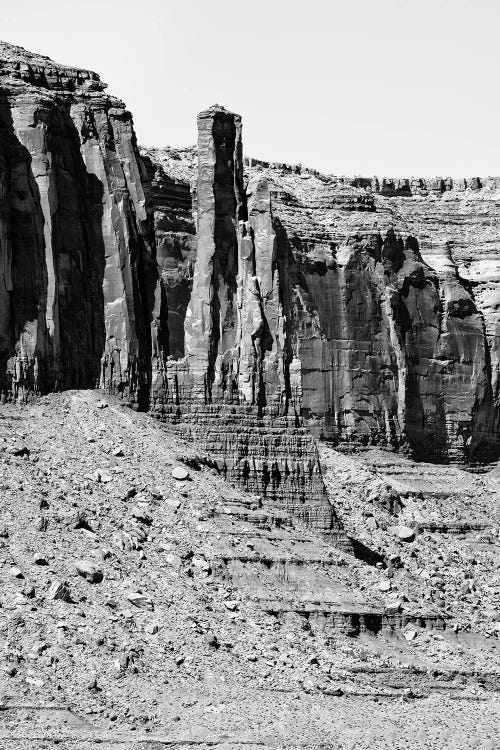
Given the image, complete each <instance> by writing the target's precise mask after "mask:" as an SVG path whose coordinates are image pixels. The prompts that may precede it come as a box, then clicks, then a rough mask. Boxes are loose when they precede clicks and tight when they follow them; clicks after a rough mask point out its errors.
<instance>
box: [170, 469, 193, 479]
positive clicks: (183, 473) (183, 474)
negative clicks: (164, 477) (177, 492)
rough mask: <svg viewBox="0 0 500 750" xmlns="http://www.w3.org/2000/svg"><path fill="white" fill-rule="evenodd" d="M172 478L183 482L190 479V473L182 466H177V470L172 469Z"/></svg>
mask: <svg viewBox="0 0 500 750" xmlns="http://www.w3.org/2000/svg"><path fill="white" fill-rule="evenodd" d="M172 477H173V478H174V479H177V480H178V481H179V482H182V481H184V480H185V479H188V478H189V471H188V470H187V469H184V467H182V466H176V467H175V469H172Z"/></svg>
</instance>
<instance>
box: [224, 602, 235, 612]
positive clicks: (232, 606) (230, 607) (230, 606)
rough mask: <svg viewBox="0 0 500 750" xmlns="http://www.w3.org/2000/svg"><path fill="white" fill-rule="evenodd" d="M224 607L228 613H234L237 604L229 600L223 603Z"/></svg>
mask: <svg viewBox="0 0 500 750" xmlns="http://www.w3.org/2000/svg"><path fill="white" fill-rule="evenodd" d="M224 606H225V607H226V609H228V610H229V611H230V612H234V611H235V610H236V609H238V602H237V601H233V600H229V601H227V602H224Z"/></svg>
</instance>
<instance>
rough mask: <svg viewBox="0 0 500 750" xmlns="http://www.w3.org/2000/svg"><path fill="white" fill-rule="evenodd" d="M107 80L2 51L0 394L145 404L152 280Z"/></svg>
mask: <svg viewBox="0 0 500 750" xmlns="http://www.w3.org/2000/svg"><path fill="white" fill-rule="evenodd" d="M105 88H106V84H104V83H102V82H101V81H100V79H99V76H98V75H97V74H95V73H92V72H90V71H86V70H80V69H75V68H68V67H65V66H61V65H58V64H56V63H54V62H53V61H51V60H50V59H48V58H45V57H42V56H40V55H34V54H32V53H29V52H26V51H25V50H23V49H22V48H20V47H13V46H12V45H8V44H4V43H2V44H0V130H1V137H0V198H1V213H0V238H1V239H0V257H1V263H0V268H1V281H0V392H1V394H2V397H3V398H4V399H11V398H23V397H25V396H26V395H27V394H28V393H29V392H31V391H35V392H44V391H47V390H52V389H60V388H69V387H73V388H74V387H95V386H99V385H100V386H101V387H105V388H109V389H110V390H112V391H116V392H120V393H123V394H124V395H125V396H126V397H127V398H129V399H130V400H131V402H132V403H134V404H136V405H144V404H145V403H147V400H148V395H149V385H150V373H151V333H150V325H151V318H152V309H153V304H154V290H155V285H156V261H155V256H154V235H153V231H152V230H153V226H152V222H151V217H150V215H149V213H148V209H147V206H146V199H145V193H144V181H145V171H144V169H143V167H142V165H141V160H140V157H139V154H138V150H137V146H136V139H135V134H134V131H133V125H132V117H131V115H130V113H129V112H127V110H126V109H125V105H124V104H123V102H121V101H120V100H119V99H116V98H114V97H110V96H108V95H107V94H106V93H105Z"/></svg>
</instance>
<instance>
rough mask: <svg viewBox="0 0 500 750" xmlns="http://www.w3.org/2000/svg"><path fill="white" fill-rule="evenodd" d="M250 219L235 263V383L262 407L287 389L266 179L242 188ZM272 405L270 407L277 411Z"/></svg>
mask: <svg viewBox="0 0 500 750" xmlns="http://www.w3.org/2000/svg"><path fill="white" fill-rule="evenodd" d="M246 197H247V209H248V221H247V222H245V223H242V224H241V232H240V235H241V237H240V243H239V255H238V261H239V268H238V311H239V316H238V339H239V347H240V358H239V360H240V361H239V378H238V386H239V393H240V396H241V397H242V398H243V399H244V400H245V401H246V402H247V403H249V404H257V405H259V406H261V407H263V406H270V405H271V404H272V405H274V406H275V407H276V408H277V409H278V411H281V409H280V405H281V403H282V401H283V397H284V395H285V393H286V391H287V384H286V375H287V373H286V372H285V368H286V365H287V360H286V357H285V343H286V319H285V315H284V312H283V304H282V300H281V298H280V297H281V294H280V290H281V293H282V294H284V293H286V289H285V285H284V284H281V283H280V282H281V280H280V276H281V275H283V274H284V272H285V269H284V268H281V267H280V263H279V258H278V253H277V246H278V243H277V239H276V233H275V231H274V227H273V218H272V212H271V195H270V192H269V186H268V183H267V179H266V178H265V177H263V176H261V175H256V176H255V177H253V178H252V179H251V180H250V182H249V184H248V186H247V191H246ZM276 408H275V409H274V411H275V410H276Z"/></svg>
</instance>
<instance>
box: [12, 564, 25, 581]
mask: <svg viewBox="0 0 500 750" xmlns="http://www.w3.org/2000/svg"><path fill="white" fill-rule="evenodd" d="M10 574H11V576H12V578H24V575H23V571H22V570H21V568H17V567H16V566H13V567H12V568H11V569H10Z"/></svg>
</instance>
